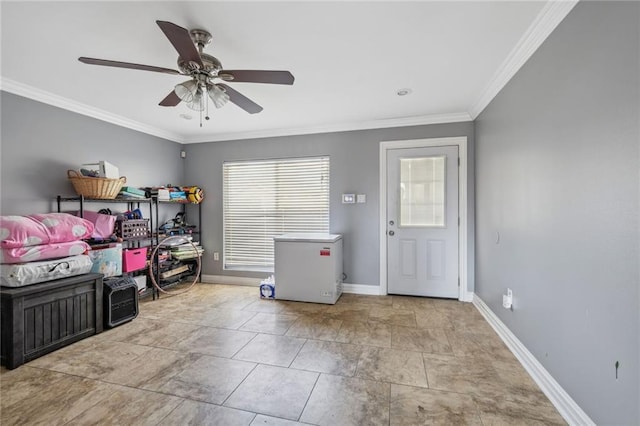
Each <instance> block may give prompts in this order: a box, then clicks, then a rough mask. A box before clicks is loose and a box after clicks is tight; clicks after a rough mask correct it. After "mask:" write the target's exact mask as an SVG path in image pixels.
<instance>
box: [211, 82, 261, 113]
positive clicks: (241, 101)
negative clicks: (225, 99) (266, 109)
mask: <svg viewBox="0 0 640 426" xmlns="http://www.w3.org/2000/svg"><path fill="white" fill-rule="evenodd" d="M216 86H218V87H222V88H223V89H224V91H225V92H227V95H229V100H230V101H231V102H233V103H234V104H236V105H238V106H239V107H240V108H242V109H243V110H245V111H247V112H248V113H249V114H256V113H258V112H260V111H262V109H263V108H262V107H261V106H260V105H258V104H257V103H255V102H253V101H252V100H251V99H249V98H247V97H246V96H245V95H243V94H241V93H239V92H238V91H237V90H234V89H232V88H231V87H229V86H227V85H226V84H222V83H218V84H216Z"/></svg>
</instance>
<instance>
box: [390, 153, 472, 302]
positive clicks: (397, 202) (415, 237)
mask: <svg viewBox="0 0 640 426" xmlns="http://www.w3.org/2000/svg"><path fill="white" fill-rule="evenodd" d="M458 226H459V223H458V147H457V146H438V147H426V148H400V149H390V150H389V151H388V153H387V288H388V293H389V294H405V295H414V296H430V297H446V298H456V299H457V298H458V296H459V288H458V285H459V279H458V271H459V269H458V250H459V248H458Z"/></svg>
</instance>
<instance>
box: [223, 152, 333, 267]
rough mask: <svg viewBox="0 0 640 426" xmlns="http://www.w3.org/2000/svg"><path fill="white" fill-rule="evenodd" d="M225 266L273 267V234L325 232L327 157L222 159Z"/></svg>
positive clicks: (327, 228) (326, 231)
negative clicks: (233, 160) (232, 160)
mask: <svg viewBox="0 0 640 426" xmlns="http://www.w3.org/2000/svg"><path fill="white" fill-rule="evenodd" d="M223 180H224V182H223V186H224V189H223V198H224V200H223V215H224V252H223V253H224V268H225V269H236V270H253V271H273V265H274V261H273V237H275V236H278V235H282V234H287V233H291V232H320V233H328V232H329V157H309V158H292V159H277V160H260V161H237V162H225V163H224V165H223Z"/></svg>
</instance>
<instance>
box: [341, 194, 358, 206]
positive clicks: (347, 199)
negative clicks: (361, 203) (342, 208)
mask: <svg viewBox="0 0 640 426" xmlns="http://www.w3.org/2000/svg"><path fill="white" fill-rule="evenodd" d="M355 202H356V196H355V194H342V204H353V203H355Z"/></svg>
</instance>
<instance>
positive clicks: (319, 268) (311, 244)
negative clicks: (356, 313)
mask: <svg viewBox="0 0 640 426" xmlns="http://www.w3.org/2000/svg"><path fill="white" fill-rule="evenodd" d="M274 246H275V247H274V249H275V255H274V257H275V259H274V260H275V281H276V286H275V293H276V295H275V296H276V299H283V300H295V301H298V302H315V303H329V304H334V303H336V301H337V300H338V298H339V297H340V295H341V294H342V235H335V234H308V233H296V234H284V235H280V236H278V237H275V238H274Z"/></svg>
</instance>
